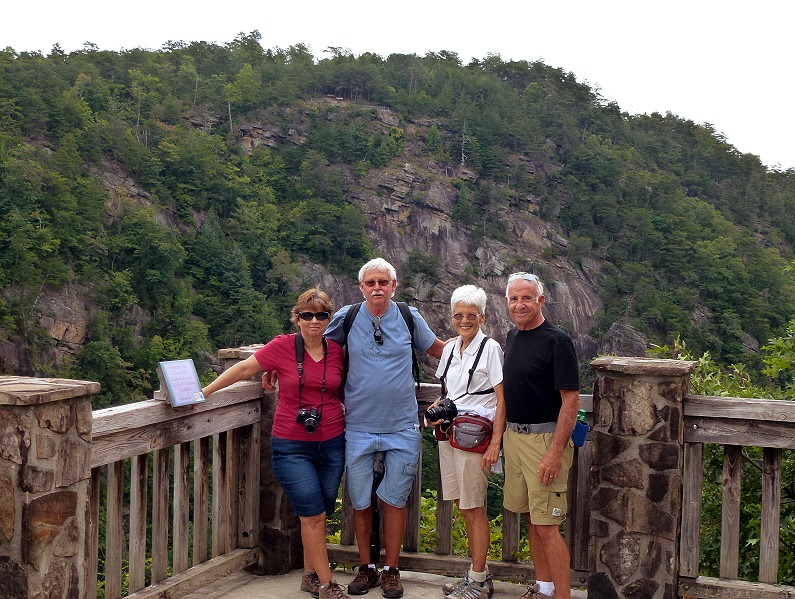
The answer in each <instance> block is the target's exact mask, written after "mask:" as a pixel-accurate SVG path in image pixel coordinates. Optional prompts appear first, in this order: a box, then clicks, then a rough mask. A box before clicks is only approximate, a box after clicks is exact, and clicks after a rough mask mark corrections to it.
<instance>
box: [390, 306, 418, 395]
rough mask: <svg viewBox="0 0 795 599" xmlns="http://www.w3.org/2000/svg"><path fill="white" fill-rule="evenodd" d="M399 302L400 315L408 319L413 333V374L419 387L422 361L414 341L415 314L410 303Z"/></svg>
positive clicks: (407, 324)
mask: <svg viewBox="0 0 795 599" xmlns="http://www.w3.org/2000/svg"><path fill="white" fill-rule="evenodd" d="M395 303H396V304H397V307H398V309H399V310H400V315H401V316H402V317H403V320H405V321H406V326H407V327H408V328H409V334H410V335H411V374H413V375H414V380H415V381H417V389H418V390H419V388H420V363H419V361H418V360H417V351H416V347H417V345H416V343H415V342H414V315H413V314H412V313H411V310H410V309H409V305H408V304H407V303H406V302H395Z"/></svg>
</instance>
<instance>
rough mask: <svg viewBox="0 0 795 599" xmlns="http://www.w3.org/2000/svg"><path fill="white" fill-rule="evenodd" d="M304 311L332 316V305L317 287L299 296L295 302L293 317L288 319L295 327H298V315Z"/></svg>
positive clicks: (323, 292) (326, 295)
mask: <svg viewBox="0 0 795 599" xmlns="http://www.w3.org/2000/svg"><path fill="white" fill-rule="evenodd" d="M306 310H309V311H314V312H328V313H329V314H334V303H333V302H332V301H331V299H329V296H328V294H327V293H326V292H325V291H321V290H320V288H318V287H312V288H311V289H307V290H306V291H304V292H303V293H302V294H301V295H299V296H298V300H297V301H296V302H295V306H294V307H293V316H292V318H291V319H290V320H292V321H293V324H294V325H295V326H298V313H299V312H304V311H306Z"/></svg>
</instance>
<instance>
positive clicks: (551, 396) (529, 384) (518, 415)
mask: <svg viewBox="0 0 795 599" xmlns="http://www.w3.org/2000/svg"><path fill="white" fill-rule="evenodd" d="M502 372H503V383H504V387H503V391H504V393H505V410H506V418H507V420H508V422H516V423H519V424H540V423H542V422H557V420H558V413H559V412H560V406H561V405H562V403H563V401H562V399H561V397H560V391H561V390H564V391H565V390H574V389H579V388H580V376H579V370H578V366H577V354H576V352H575V350H574V344H573V343H572V342H571V339H570V338H569V336H568V335H567V334H566V333H565V332H563V331H562V330H561V329H559V328H558V327H556V326H555V325H553V324H550V323H549V322H547V321H544V322H543V323H541V325H540V326H538V327H536V328H534V329H530V330H529V331H520V330H519V329H511V330H510V331H508V340H507V344H506V351H505V364H504V366H503V369H502Z"/></svg>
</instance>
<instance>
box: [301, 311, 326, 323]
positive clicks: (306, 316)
mask: <svg viewBox="0 0 795 599" xmlns="http://www.w3.org/2000/svg"><path fill="white" fill-rule="evenodd" d="M330 317H331V313H330V312H299V313H298V318H300V319H301V320H306V321H310V320H312V319H313V318H317V319H318V320H319V321H321V322H322V321H324V320H328V319H329V318H330Z"/></svg>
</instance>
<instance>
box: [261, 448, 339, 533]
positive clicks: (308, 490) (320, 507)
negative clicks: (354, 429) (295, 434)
mask: <svg viewBox="0 0 795 599" xmlns="http://www.w3.org/2000/svg"><path fill="white" fill-rule="evenodd" d="M271 450H272V451H271V453H272V463H273V474H274V475H275V476H276V480H277V481H278V482H279V485H281V487H282V489H284V492H285V493H286V494H287V497H289V498H290V501H291V502H292V504H293V508H294V509H295V513H296V514H298V515H299V516H303V517H309V516H317V515H318V514H322V513H323V512H325V513H326V515H329V514H331V513H333V512H334V510H335V509H336V506H337V495H338V493H339V489H340V480H341V479H342V473H343V471H344V469H345V435H344V434H342V435H339V436H337V437H334V438H333V439H329V440H328V441H292V440H290V439H281V438H279V437H271Z"/></svg>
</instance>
